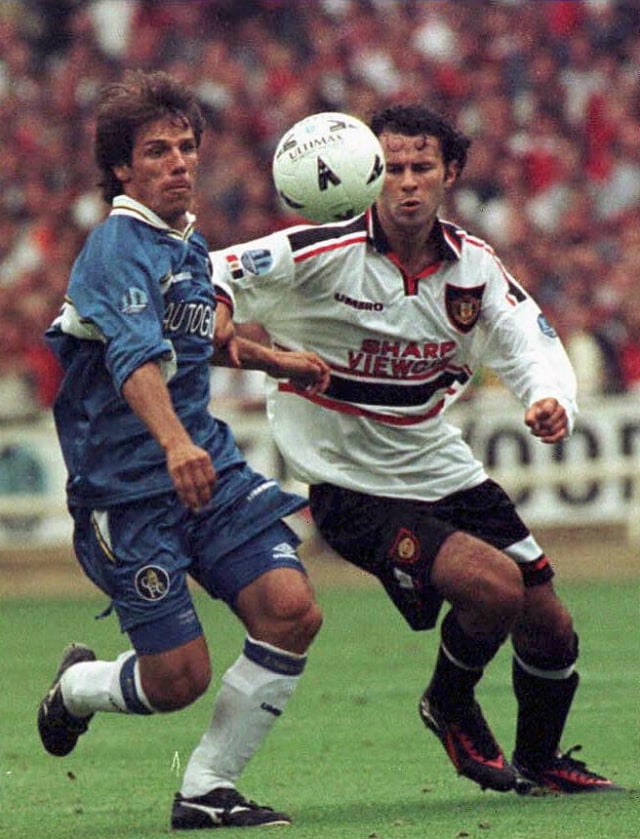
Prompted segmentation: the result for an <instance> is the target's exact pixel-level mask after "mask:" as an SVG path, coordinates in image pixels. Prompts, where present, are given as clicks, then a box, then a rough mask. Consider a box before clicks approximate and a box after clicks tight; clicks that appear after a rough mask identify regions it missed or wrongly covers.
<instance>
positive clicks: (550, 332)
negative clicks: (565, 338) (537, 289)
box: [538, 312, 558, 338]
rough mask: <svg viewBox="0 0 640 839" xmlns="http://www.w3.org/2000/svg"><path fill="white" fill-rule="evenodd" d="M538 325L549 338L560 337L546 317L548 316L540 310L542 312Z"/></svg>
mask: <svg viewBox="0 0 640 839" xmlns="http://www.w3.org/2000/svg"><path fill="white" fill-rule="evenodd" d="M538 327H539V329H540V332H542V334H543V335H546V336H547V338H557V337H558V333H557V332H556V331H555V329H554V328H553V326H551V324H550V323H549V321H548V320H547V319H546V317H545V316H544V315H543V314H542V312H540V314H539V315H538Z"/></svg>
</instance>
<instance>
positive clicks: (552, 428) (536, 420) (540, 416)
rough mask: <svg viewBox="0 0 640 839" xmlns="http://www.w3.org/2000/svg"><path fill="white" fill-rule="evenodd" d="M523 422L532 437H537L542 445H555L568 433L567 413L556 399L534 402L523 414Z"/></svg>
mask: <svg viewBox="0 0 640 839" xmlns="http://www.w3.org/2000/svg"><path fill="white" fill-rule="evenodd" d="M524 421H525V425H528V426H529V428H530V429H531V433H532V434H533V435H534V437H539V438H540V439H541V440H542V442H543V443H557V442H558V441H559V440H563V439H564V438H565V437H566V436H567V434H568V433H569V419H568V417H567V412H566V411H565V409H564V408H563V407H562V405H561V404H560V403H559V402H558V400H557V399H552V398H548V399H539V400H538V401H537V402H534V403H533V405H531V407H529V408H528V409H527V411H526V412H525V415H524Z"/></svg>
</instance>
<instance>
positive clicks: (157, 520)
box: [73, 496, 202, 656]
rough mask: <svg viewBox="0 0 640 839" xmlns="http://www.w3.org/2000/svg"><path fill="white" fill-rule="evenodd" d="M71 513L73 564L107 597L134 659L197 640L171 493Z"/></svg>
mask: <svg viewBox="0 0 640 839" xmlns="http://www.w3.org/2000/svg"><path fill="white" fill-rule="evenodd" d="M73 513H74V522H75V529H74V547H75V550H76V554H77V556H78V560H79V561H80V563H81V565H82V567H83V569H84V571H85V573H86V574H87V575H88V576H89V577H90V579H92V580H93V582H94V583H95V584H96V585H97V586H98V587H99V588H100V589H101V590H102V591H103V592H104V593H105V594H106V595H107V596H108V597H109V599H110V606H111V607H112V608H113V609H114V610H115V612H116V614H117V616H118V619H119V622H120V627H121V629H122V631H123V632H126V633H127V634H128V635H129V637H130V639H131V643H132V645H133V647H134V649H135V650H136V652H137V653H138V654H139V655H141V656H142V655H155V654H158V653H164V652H167V651H168V650H173V649H178V648H180V647H182V646H183V645H185V644H187V643H188V642H190V641H193V640H194V639H196V638H198V637H199V636H200V635H202V627H201V625H200V621H199V619H198V616H197V614H196V611H195V608H194V605H193V602H192V598H191V594H190V591H189V588H188V585H187V577H186V574H187V571H188V568H189V564H190V558H189V556H188V553H187V550H186V547H185V543H184V537H183V534H182V532H181V519H182V516H183V513H182V508H181V507H180V506H179V502H177V499H176V498H175V496H171V497H167V498H157V499H153V500H151V501H147V502H137V503H129V504H126V505H121V506H119V507H113V508H109V509H106V510H74V511H73Z"/></svg>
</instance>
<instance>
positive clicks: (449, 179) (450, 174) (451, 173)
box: [444, 160, 460, 187]
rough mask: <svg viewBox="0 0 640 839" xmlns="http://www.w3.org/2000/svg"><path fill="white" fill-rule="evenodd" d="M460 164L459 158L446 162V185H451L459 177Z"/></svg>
mask: <svg viewBox="0 0 640 839" xmlns="http://www.w3.org/2000/svg"><path fill="white" fill-rule="evenodd" d="M459 174H460V164H459V163H458V161H457V160H450V161H449V162H448V163H446V164H445V172H444V185H445V186H446V187H450V186H451V185H452V184H454V183H455V181H456V180H457V179H458V175H459Z"/></svg>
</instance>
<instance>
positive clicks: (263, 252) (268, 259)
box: [240, 248, 273, 277]
mask: <svg viewBox="0 0 640 839" xmlns="http://www.w3.org/2000/svg"><path fill="white" fill-rule="evenodd" d="M240 261H241V262H242V265H243V266H244V268H245V269H246V270H247V271H248V272H249V273H250V274H255V275H256V276H258V277H259V276H260V275H261V274H268V273H269V271H270V270H271V268H272V267H273V255H272V253H271V251H270V250H267V248H255V249H253V250H249V251H244V253H243V254H242V256H241V257H240Z"/></svg>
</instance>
